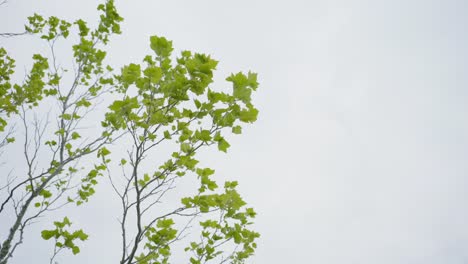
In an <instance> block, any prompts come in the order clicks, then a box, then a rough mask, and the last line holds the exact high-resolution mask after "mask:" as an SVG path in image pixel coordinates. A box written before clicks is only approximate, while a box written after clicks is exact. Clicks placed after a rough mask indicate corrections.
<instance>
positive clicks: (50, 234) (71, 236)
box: [41, 217, 88, 255]
mask: <svg viewBox="0 0 468 264" xmlns="http://www.w3.org/2000/svg"><path fill="white" fill-rule="evenodd" d="M71 225H72V223H71V222H70V220H69V219H68V217H64V218H63V220H62V221H61V222H60V221H56V222H54V226H55V229H49V230H42V232H41V236H42V238H43V239H45V240H49V239H52V238H53V239H54V241H55V248H56V250H57V249H59V250H60V249H69V250H71V251H72V253H73V255H76V254H78V253H80V248H79V247H78V246H77V245H76V242H77V241H78V240H80V241H85V240H87V239H88V235H87V234H86V233H84V232H83V230H82V229H79V230H76V231H70V230H67V227H70V226H71Z"/></svg>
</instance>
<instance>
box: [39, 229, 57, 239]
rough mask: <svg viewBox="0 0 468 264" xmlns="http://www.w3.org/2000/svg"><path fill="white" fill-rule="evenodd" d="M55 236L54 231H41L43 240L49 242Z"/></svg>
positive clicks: (55, 232)
mask: <svg viewBox="0 0 468 264" xmlns="http://www.w3.org/2000/svg"><path fill="white" fill-rule="evenodd" d="M55 234H57V231H56V230H42V232H41V237H42V238H43V239H45V240H49V239H50V238H52V237H53V236H55Z"/></svg>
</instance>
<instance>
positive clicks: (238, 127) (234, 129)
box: [232, 126, 242, 134]
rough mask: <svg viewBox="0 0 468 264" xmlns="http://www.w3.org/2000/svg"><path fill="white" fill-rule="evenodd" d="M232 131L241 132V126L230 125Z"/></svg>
mask: <svg viewBox="0 0 468 264" xmlns="http://www.w3.org/2000/svg"><path fill="white" fill-rule="evenodd" d="M232 133H234V134H241V133H242V127H241V126H235V127H232Z"/></svg>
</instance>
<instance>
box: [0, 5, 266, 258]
mask: <svg viewBox="0 0 468 264" xmlns="http://www.w3.org/2000/svg"><path fill="white" fill-rule="evenodd" d="M97 9H98V12H99V13H100V16H99V22H98V25H97V27H96V28H92V27H90V26H89V25H88V23H87V22H86V21H83V20H81V19H78V20H76V21H74V22H68V21H65V20H62V19H60V18H57V17H54V16H51V17H48V18H45V17H43V16H41V15H39V14H34V15H33V16H31V17H29V18H28V23H27V25H26V26H25V30H26V32H27V33H29V34H31V35H34V36H37V37H38V38H40V39H42V40H43V41H45V42H47V44H48V45H49V46H50V47H51V51H52V55H53V56H55V55H54V53H53V47H54V45H55V43H56V41H57V40H59V39H65V38H69V37H70V38H69V40H70V39H75V40H77V42H76V43H75V44H74V45H72V46H71V50H72V54H73V60H74V64H75V65H76V69H74V70H75V73H74V76H73V78H74V79H73V82H72V84H71V85H70V84H68V85H69V87H68V88H67V89H64V88H63V87H64V86H66V85H67V82H64V81H63V80H62V78H63V76H64V75H66V73H67V69H63V70H58V69H57V65H56V64H55V63H56V62H55V57H52V58H50V59H49V58H48V57H50V56H47V55H46V54H42V55H41V54H35V55H33V57H32V60H33V64H32V67H31V69H30V70H29V72H28V74H27V76H26V78H25V79H24V81H23V82H22V83H20V84H19V83H14V82H13V81H12V75H13V74H14V70H15V61H14V60H13V59H12V58H11V57H10V56H9V55H8V53H7V51H6V50H5V49H4V48H0V131H4V130H5V127H6V126H7V125H8V122H9V119H10V117H11V116H12V115H14V114H20V115H21V117H22V118H24V123H25V126H26V127H27V124H26V123H27V119H26V118H25V117H24V116H23V115H25V113H26V110H28V109H31V108H33V107H35V106H37V105H38V104H39V103H40V102H41V100H43V99H44V98H46V97H48V98H50V99H51V100H55V103H56V105H58V106H59V112H58V114H57V115H56V116H55V118H56V119H57V121H58V122H57V127H55V128H54V130H52V133H51V134H50V135H47V136H46V138H47V140H45V141H40V139H42V138H41V137H42V134H40V131H39V129H37V128H36V138H35V139H36V140H37V141H38V142H40V143H41V144H37V145H38V147H37V148H39V147H40V146H41V145H45V146H46V148H47V149H48V150H49V151H50V153H52V154H51V155H50V159H49V160H48V162H47V164H46V166H44V168H43V169H42V171H43V172H41V174H37V173H36V174H35V167H34V165H35V163H34V159H35V158H36V156H35V155H37V153H38V151H36V152H34V151H32V152H33V153H34V159H33V162H31V161H30V159H29V157H30V156H27V159H26V160H27V162H28V164H27V165H28V175H27V177H26V180H24V182H23V183H22V184H20V185H19V186H23V187H24V188H22V189H23V190H24V191H25V196H24V197H27V198H28V199H26V200H27V201H28V202H26V203H24V205H23V207H22V209H24V211H25V212H31V213H30V214H31V215H34V213H37V214H36V217H37V216H41V215H42V214H43V213H45V212H47V211H48V210H51V208H52V207H51V206H52V205H53V204H54V203H57V201H59V202H60V203H62V204H76V205H81V204H83V203H85V202H88V201H89V200H90V198H91V197H92V196H93V195H94V194H95V192H96V185H97V184H98V179H99V177H100V176H103V175H105V174H106V173H108V176H109V177H110V178H111V181H112V180H113V179H115V178H117V179H118V181H122V180H123V181H124V182H125V181H127V182H126V183H125V184H124V185H125V187H124V190H123V191H122V192H119V190H118V188H117V186H115V185H114V182H113V181H112V182H111V184H112V187H113V188H114V190H116V192H117V194H118V195H119V196H120V198H121V199H122V205H123V215H122V217H123V218H124V220H122V226H123V228H124V230H123V231H125V232H123V233H124V234H125V235H124V236H127V235H128V236H130V237H131V238H129V239H127V242H128V241H133V245H132V246H129V249H128V250H127V249H126V250H124V252H122V254H123V257H122V260H121V263H139V264H150V263H151V264H157V263H169V261H170V257H171V255H172V247H171V245H172V244H173V243H175V242H180V243H186V242H187V241H181V237H184V236H185V235H186V230H185V229H177V228H178V227H179V226H180V225H181V220H180V218H184V217H185V218H186V217H192V216H193V217H200V218H198V219H199V221H198V222H199V225H200V228H201V230H202V232H201V236H200V240H199V241H191V242H189V244H188V246H187V247H186V251H187V254H190V256H191V257H190V260H189V261H190V263H206V262H208V261H214V260H216V259H218V260H219V259H226V258H228V259H229V260H230V262H231V263H244V261H245V260H246V259H247V258H248V257H250V256H251V255H252V254H253V253H254V250H255V248H256V243H255V239H256V238H258V237H259V234H258V233H256V232H254V231H252V230H251V229H249V228H250V226H251V224H252V220H253V218H254V217H255V211H254V210H253V209H252V208H247V207H246V202H245V201H244V200H243V199H242V197H241V196H240V194H239V193H238V192H237V190H236V186H237V182H226V183H225V184H224V188H220V187H219V186H222V184H220V185H218V183H217V182H216V180H215V170H213V169H211V168H207V167H202V166H200V165H199V163H200V162H199V160H198V157H197V154H198V152H199V150H200V149H201V148H210V147H211V148H214V149H218V150H219V151H221V152H227V150H228V149H229V148H230V146H231V145H230V143H229V141H228V140H229V137H230V136H231V135H232V134H241V133H242V129H243V126H244V125H246V124H247V123H253V122H255V121H256V120H257V115H258V110H257V109H256V108H255V107H254V105H253V104H252V95H253V93H254V92H255V91H256V89H257V87H258V82H257V74H255V73H252V72H248V73H242V72H239V73H236V74H232V75H230V76H229V77H228V78H226V81H227V82H228V83H230V84H229V85H230V87H227V88H224V89H219V90H216V89H214V88H212V87H210V85H211V84H212V83H213V77H214V71H215V70H216V67H217V65H218V61H216V60H215V59H213V58H211V56H210V55H207V54H201V53H196V52H191V51H182V52H181V53H180V54H177V55H176V54H173V51H174V48H173V43H172V41H170V40H168V39H166V38H164V37H161V36H151V37H150V38H149V46H150V48H151V50H152V53H151V54H148V55H147V56H145V57H144V58H143V59H142V61H140V62H133V63H129V64H127V65H125V66H123V67H121V68H120V70H119V71H117V72H114V71H113V68H112V67H110V66H108V65H105V60H106V56H108V55H107V52H106V51H105V49H104V48H103V46H105V45H106V44H108V42H109V39H110V36H111V35H113V34H120V33H121V29H120V23H121V22H122V21H123V18H122V17H120V15H119V14H118V12H117V10H116V8H115V6H114V2H113V1H112V0H109V1H106V2H105V3H104V4H100V5H99V6H98V8H97ZM71 37H73V38H71ZM106 92H111V93H113V95H114V96H115V97H116V98H117V99H116V100H114V101H112V102H110V103H109V105H108V108H107V110H106V113H105V117H104V119H103V120H102V121H101V127H100V129H101V131H100V132H98V134H97V135H91V136H88V135H87V134H83V133H81V131H80V130H78V129H79V126H78V124H79V123H80V122H81V121H82V120H83V119H84V118H85V117H86V114H87V113H88V112H89V111H90V109H92V107H93V106H94V105H95V103H96V100H97V99H98V98H100V97H101V96H102V95H103V94H104V93H106ZM115 97H114V98H115ZM20 109H21V110H24V109H26V110H25V111H23V112H24V113H22V112H21V111H19V110H20ZM37 131H39V133H38V132H37ZM44 131H45V130H44ZM39 134H40V135H41V136H40V137H39V136H37V135H39ZM85 135H86V136H85ZM125 135H126V136H128V137H127V138H126V139H130V142H125V144H120V145H119V146H121V147H125V148H126V150H127V154H128V155H126V156H123V157H118V156H117V154H116V153H118V152H114V151H113V149H112V145H111V143H114V142H116V141H117V140H123V139H125V137H124V136H125ZM7 136H8V137H5V142H7V143H14V142H15V139H14V137H10V136H9V135H7ZM37 138H39V139H37ZM26 140H28V139H26ZM164 142H167V143H171V144H169V145H176V148H175V149H174V151H173V152H172V154H171V155H170V156H169V157H166V158H164V159H163V160H164V161H163V162H162V163H160V164H158V165H156V162H158V160H157V159H152V158H153V156H152V155H150V151H151V150H153V149H156V148H157V146H159V145H160V144H162V143H164ZM25 145H26V147H25V148H26V150H25V153H26V155H28V153H29V152H28V151H29V149H28V148H29V145H28V144H25ZM111 150H112V151H111ZM92 153H94V154H93V156H92V157H95V158H94V160H93V163H92V164H90V165H87V166H85V167H81V166H80V162H81V159H82V158H83V157H85V156H87V155H89V154H92ZM94 155H96V156H94ZM158 157H159V156H158ZM145 159H150V162H151V163H152V164H153V167H152V171H151V169H150V170H149V171H145V172H142V168H141V164H142V163H143V161H144V160H145ZM113 161H117V163H116V164H117V165H118V166H120V167H121V169H122V172H123V174H124V175H119V174H118V173H111V170H112V165H113V164H114V163H113ZM126 171H127V172H128V171H130V173H129V175H127V174H125V172H126ZM190 176H192V177H196V179H197V181H198V182H199V185H197V188H195V189H194V191H196V192H197V193H196V194H194V195H188V194H187V195H188V196H187V197H185V198H183V199H182V200H181V204H179V205H178V206H179V207H177V208H175V209H174V210H173V211H170V212H169V213H166V214H162V215H159V216H154V217H153V216H150V217H143V214H144V213H145V212H147V211H149V209H150V208H151V206H153V205H157V204H159V203H160V202H161V201H160V199H162V198H163V197H164V195H165V194H166V192H169V191H171V190H172V189H174V188H175V187H174V186H173V184H175V183H180V182H178V181H180V180H182V179H183V178H185V177H190ZM184 196H185V194H184ZM24 197H23V198H24ZM129 197H130V198H129ZM23 198H21V199H23ZM29 198H30V199H29ZM8 199H10V198H8ZM129 199H134V200H133V201H132V202H129ZM148 204H149V205H148ZM145 206H146V207H145ZM2 207H3V206H2ZM30 207H31V208H30ZM32 210H34V211H32ZM130 210H134V213H135V215H136V222H137V224H136V226H133V227H132V228H131V230H137V231H136V233H135V234H133V233H131V232H130V231H127V230H125V228H126V224H127V223H126V222H125V217H129V215H130V213H129V211H130ZM0 212H1V210H0ZM132 212H133V211H132ZM151 212H153V211H151ZM154 212H156V213H157V212H158V211H157V210H155V211H154ZM24 215H26V214H23V215H20V216H19V217H18V220H17V223H18V225H13V227H12V228H11V229H10V234H12V237H13V238H15V237H18V235H17V234H18V232H21V235H22V232H23V229H18V226H21V225H26V223H28V221H30V220H31V219H33V218H25V219H27V220H24V219H23V218H24V217H25V216H24ZM132 216H133V215H132ZM148 219H149V220H148ZM145 221H146V222H145ZM15 226H16V227H15ZM70 226H71V222H70V221H69V219H68V218H67V217H65V218H64V219H63V220H62V221H56V222H54V228H53V229H49V230H43V231H42V233H41V235H42V238H43V239H45V240H51V239H53V240H54V241H55V250H54V256H55V254H57V253H58V252H60V251H61V250H62V249H68V250H71V251H72V253H73V254H77V253H79V252H80V248H79V247H78V245H77V242H78V241H85V240H87V238H88V236H87V235H86V234H85V233H84V232H83V231H82V230H81V229H80V230H76V231H71V230H69V228H70ZM134 227H136V228H134ZM13 238H12V239H6V240H4V241H3V244H2V245H1V246H2V250H1V252H0V263H4V262H3V261H5V263H6V260H8V259H9V258H10V256H11V255H12V250H14V248H16V247H13V249H12V240H13ZM229 246H232V247H233V248H235V250H234V251H232V248H229Z"/></svg>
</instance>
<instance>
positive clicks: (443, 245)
mask: <svg viewBox="0 0 468 264" xmlns="http://www.w3.org/2000/svg"><path fill="white" fill-rule="evenodd" d="M95 6H96V3H95V1H90V0H87V1H59V0H48V1H25V0H9V1H8V3H7V4H6V5H4V6H2V7H1V8H0V28H1V30H0V31H2V32H7V31H20V30H21V29H22V26H21V25H23V24H24V21H25V18H26V17H27V16H29V15H31V14H32V13H33V12H38V13H41V14H44V15H56V16H59V17H63V18H68V19H73V18H78V17H82V18H84V19H85V20H95V19H96V12H95ZM117 6H118V9H119V10H120V13H121V15H122V16H123V17H124V18H125V21H124V23H123V28H122V29H123V35H121V36H119V37H116V38H114V39H113V40H112V43H111V44H110V48H109V49H108V54H109V56H110V58H109V62H110V64H113V65H122V64H124V63H129V62H132V61H140V59H141V58H142V57H143V56H144V55H145V54H147V53H149V47H148V42H149V41H148V38H149V36H150V35H154V34H158V35H162V36H166V37H167V38H169V39H172V40H173V41H174V46H175V48H176V49H178V50H182V49H190V50H194V51H200V52H205V53H209V54H211V55H212V56H213V57H214V58H216V59H218V60H220V63H219V65H218V72H217V75H216V79H217V80H218V81H219V83H218V84H216V85H226V84H223V79H224V78H225V76H227V75H228V74H229V73H231V72H237V71H239V70H243V71H248V70H252V71H255V72H258V73H259V78H260V83H261V86H260V88H259V90H258V93H257V94H256V95H255V97H254V102H255V103H256V105H257V106H258V108H259V109H260V116H259V119H258V121H257V122H256V123H255V124H254V125H253V126H249V127H248V128H246V129H245V130H244V131H245V133H244V134H243V135H242V136H240V137H236V138H234V139H233V140H232V141H231V145H232V147H231V149H230V151H229V152H228V154H227V155H225V154H220V153H216V154H215V155H207V156H206V157H205V159H204V162H205V163H206V164H212V165H211V167H213V168H215V169H216V171H217V173H218V175H219V177H221V178H223V179H224V178H226V179H237V180H239V182H240V184H241V185H240V190H241V193H242V194H243V197H244V198H245V199H246V200H247V201H248V202H249V203H250V205H252V206H254V207H255V208H256V210H257V211H258V213H259V214H258V217H257V221H256V229H257V230H258V231H259V232H260V233H261V234H262V237H261V239H260V241H259V249H258V251H257V253H256V256H255V257H253V258H252V259H251V260H250V261H249V263H257V264H267V263H278V264H279V263H320V264H342V263H353V264H354V263H355V264H373V263H382V264H386V263H388V264H391V263H392V264H393V263H402V264H405V263H408V264H410V263H411V264H413V263H421V264H422V263H424V264H436V263H437V264H438V263H440V264H442V263H444V264H446V263H450V264H457V263H460V264H461V263H467V261H468V226H467V223H468V204H467V202H466V201H467V200H468V192H467V188H468V177H467V173H468V161H467V159H468V121H467V111H468V104H467V102H468V88H467V85H468V74H467V70H468V51H467V46H468V34H467V33H466V32H467V31H466V29H467V26H468V18H466V14H467V11H468V2H466V1H462V0H460V1H456V0H437V1H436V0H425V1H422V0H420V1H417V0H412V1H403V0H394V1H383V0H380V1H379V0H377V1H371V0H368V1H364V0H362V1H359V0H341V1H339V0H328V1H325V0H322V1H318V0H317V1H306V0H289V1H276V0H275V1H267V0H249V1H247V0H238V1H219V0H218V1H215V0H200V1H189V0H185V1H182V0H180V1H179V0H175V1H157V0H145V1H117ZM0 41H1V44H2V45H4V46H5V47H6V48H7V49H8V50H10V51H11V52H12V54H13V55H14V56H16V58H17V59H18V66H19V67H18V68H19V69H21V68H22V67H21V66H20V65H22V64H21V63H23V64H24V63H27V62H28V58H29V57H30V53H28V52H31V51H30V49H31V46H32V43H34V42H32V41H31V40H30V38H15V39H0ZM112 199H115V196H113V194H111V193H110V192H108V190H105V189H103V190H102V192H101V193H99V194H98V196H96V197H95V198H94V199H93V202H92V203H90V204H89V205H86V207H84V208H80V209H79V210H83V211H81V212H79V213H76V212H75V213H76V214H77V215H76V216H75V219H78V220H76V221H78V222H77V225H79V226H82V227H84V228H86V230H87V231H88V233H90V234H91V235H92V237H91V240H90V241H88V242H87V243H86V244H85V245H86V246H85V247H83V248H82V253H81V254H80V255H78V256H77V257H76V258H64V259H65V261H64V262H63V263H113V262H115V260H116V257H118V256H119V254H120V252H119V254H117V255H114V254H115V253H113V252H112V251H113V250H114V247H113V246H112V245H113V243H114V244H115V243H117V244H118V243H119V242H118V241H117V242H116V240H118V239H119V234H118V232H119V230H118V229H117V226H116V224H117V223H116V222H115V218H112V217H111V218H109V216H107V213H108V212H109V211H111V210H113V208H114V207H113V206H114V205H113V202H112ZM114 209H116V210H118V206H115V208H114ZM87 210H88V211H87ZM80 215H81V217H80ZM90 215H92V216H95V217H94V218H90V217H89V216H90ZM106 217H107V218H109V219H110V220H109V219H107V218H106ZM96 218H98V219H107V220H109V221H111V224H109V222H106V221H107V220H106V221H104V220H102V221H97V220H96ZM112 221H113V222H112ZM112 224H113V225H114V226H112ZM44 226H45V225H44ZM44 226H41V225H38V226H37V227H35V228H33V229H32V230H34V232H36V233H30V234H29V235H28V237H27V242H26V243H25V244H24V245H23V246H22V247H21V248H20V249H19V250H18V252H17V254H16V255H17V256H16V258H15V259H14V261H12V262H11V263H13V264H20V263H30V262H31V261H32V260H33V259H34V260H36V261H35V262H36V263H46V260H47V259H48V258H47V257H48V255H49V253H50V250H51V249H50V245H47V243H43V242H42V243H41V242H40V240H41V239H40V238H37V233H38V232H39V230H40V229H41V228H43V227H44ZM65 256H66V255H65ZM61 263H62V262H61Z"/></svg>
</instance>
